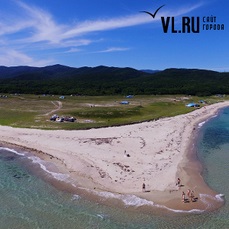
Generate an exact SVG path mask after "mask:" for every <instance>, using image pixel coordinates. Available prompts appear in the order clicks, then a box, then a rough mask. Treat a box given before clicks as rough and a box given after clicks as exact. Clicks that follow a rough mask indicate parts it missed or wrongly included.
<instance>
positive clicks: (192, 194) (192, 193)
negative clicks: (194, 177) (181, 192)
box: [191, 190, 195, 202]
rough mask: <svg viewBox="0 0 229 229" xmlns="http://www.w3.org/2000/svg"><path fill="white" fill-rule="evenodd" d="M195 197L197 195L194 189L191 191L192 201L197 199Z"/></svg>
mask: <svg viewBox="0 0 229 229" xmlns="http://www.w3.org/2000/svg"><path fill="white" fill-rule="evenodd" d="M194 197H195V196H194V191H193V190H192V191H191V201H192V202H194V201H195V198H194Z"/></svg>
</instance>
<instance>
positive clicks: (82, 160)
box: [0, 101, 229, 212]
mask: <svg viewBox="0 0 229 229" xmlns="http://www.w3.org/2000/svg"><path fill="white" fill-rule="evenodd" d="M227 106H229V102H228V101H226V102H221V103H216V104H213V105H208V106H205V107H202V108H200V109H197V110H195V111H192V112H190V113H188V114H185V115H179V116H176V117H172V118H163V119H159V120H156V121H150V122H144V123H138V124H133V125H128V126H119V127H109V128H101V129H90V130H73V131H64V130H51V131H49V130H37V129H23V128H12V127H6V126H0V134H1V136H2V138H1V145H3V146H8V147H10V148H19V149H21V150H23V149H25V150H27V151H29V152H31V153H32V154H34V155H36V156H38V157H40V158H41V159H43V160H45V161H49V162H53V163H54V164H56V165H57V167H58V169H59V172H60V173H61V172H63V173H68V174H69V176H70V178H71V179H72V181H73V182H74V185H75V186H76V187H77V188H78V189H79V188H80V187H82V188H86V189H88V190H92V192H95V193H96V192H97V195H98V194H99V192H101V193H103V192H106V193H114V194H115V195H134V196H136V197H139V198H142V199H144V200H147V201H150V202H153V203H154V204H155V206H156V205H158V206H159V205H161V206H165V208H167V209H173V210H174V211H187V212H190V211H191V212H192V211H195V210H196V211H197V212H198V211H199V212H201V211H205V210H207V211H211V210H216V209H218V208H219V207H221V206H222V205H223V204H224V202H223V201H221V200H220V198H216V195H217V193H216V192H215V191H213V190H211V189H210V188H209V187H208V186H207V185H206V183H205V182H204V180H203V178H202V176H201V164H200V162H199V161H197V158H195V147H194V143H195V138H196V135H197V132H198V128H199V127H198V124H200V123H201V122H203V121H206V120H208V119H209V118H211V117H212V116H214V115H216V114H217V112H218V110H219V109H221V108H224V107H227ZM11 146H12V147H11ZM178 177H180V178H181V184H182V185H184V186H182V187H180V188H178V187H177V186H176V185H175V184H176V180H177V178H178ZM143 182H144V183H145V184H146V192H142V183H143ZM187 189H191V190H193V189H194V191H195V195H196V196H197V197H198V200H197V202H190V203H183V202H182V201H181V195H182V191H185V193H186V191H187ZM194 209H195V210H194Z"/></svg>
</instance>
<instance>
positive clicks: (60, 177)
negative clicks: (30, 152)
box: [28, 156, 69, 182]
mask: <svg viewBox="0 0 229 229" xmlns="http://www.w3.org/2000/svg"><path fill="white" fill-rule="evenodd" d="M28 159H30V160H32V162H33V163H35V164H38V165H39V166H40V167H41V169H43V170H44V171H45V172H47V173H49V174H51V175H52V176H53V177H54V178H55V179H57V180H60V181H65V182H66V181H67V179H68V178H69V175H68V174H63V173H55V172H52V171H50V170H48V169H47V167H46V166H45V164H46V163H47V162H45V161H43V160H41V159H40V158H39V157H35V156H30V157H28Z"/></svg>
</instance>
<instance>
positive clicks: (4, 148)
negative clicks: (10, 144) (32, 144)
mask: <svg viewBox="0 0 229 229" xmlns="http://www.w3.org/2000/svg"><path fill="white" fill-rule="evenodd" d="M0 150H6V151H9V152H11V153H14V154H17V155H20V156H25V153H19V152H17V151H16V150H14V149H10V148H7V147H0Z"/></svg>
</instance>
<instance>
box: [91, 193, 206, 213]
mask: <svg viewBox="0 0 229 229" xmlns="http://www.w3.org/2000/svg"><path fill="white" fill-rule="evenodd" d="M88 191H90V190H88ZM91 192H93V193H94V194H96V195H98V196H101V197H103V198H105V199H109V198H113V199H118V200H121V201H122V202H123V203H124V204H125V206H129V207H140V206H152V207H157V208H161V209H166V210H168V211H172V212H175V213H202V212H204V210H200V209H191V210H176V209H172V208H168V207H166V206H164V205H159V204H155V203H154V202H153V201H149V200H146V199H143V198H140V197H138V196H135V195H130V194H126V195H125V194H114V193H111V192H97V191H94V190H93V191H91Z"/></svg>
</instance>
